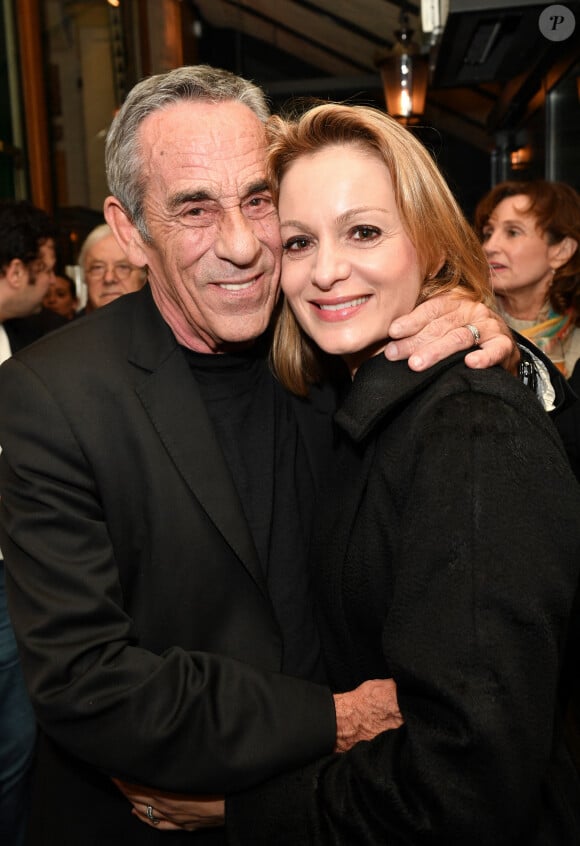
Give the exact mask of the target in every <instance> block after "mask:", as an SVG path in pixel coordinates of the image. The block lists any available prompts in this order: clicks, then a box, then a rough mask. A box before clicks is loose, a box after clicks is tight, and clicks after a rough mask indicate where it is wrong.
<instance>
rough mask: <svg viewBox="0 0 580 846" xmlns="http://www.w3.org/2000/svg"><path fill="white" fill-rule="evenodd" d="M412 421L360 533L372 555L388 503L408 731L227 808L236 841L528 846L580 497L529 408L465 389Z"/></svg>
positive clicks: (377, 477)
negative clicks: (395, 471)
mask: <svg viewBox="0 0 580 846" xmlns="http://www.w3.org/2000/svg"><path fill="white" fill-rule="evenodd" d="M538 409H539V407H538ZM528 412H530V413H528ZM407 423H408V429H407V431H408V433H409V435H408V438H407V439H406V444H407V449H408V451H409V460H408V461H407V462H406V464H404V473H401V474H400V475H399V477H398V478H394V477H393V476H392V471H391V466H392V464H393V463H395V462H396V461H398V460H399V459H398V458H396V457H395V456H396V455H397V454H398V452H399V450H400V447H401V446H402V442H401V443H399V442H397V443H396V445H395V447H396V448H395V449H393V451H392V453H390V455H389V458H387V457H386V455H381V454H380V449H379V451H378V452H377V454H376V455H375V456H373V461H372V462H369V463H372V465H373V467H374V468H375V469H374V470H373V471H371V473H370V475H369V480H368V485H367V488H366V497H367V501H368V500H369V499H370V500H372V501H374V504H373V505H370V506H369V505H368V504H367V505H366V506H365V504H364V503H363V504H362V505H361V507H360V509H359V511H358V519H359V520H360V519H361V514H362V513H365V514H366V517H365V518H364V519H366V522H363V523H362V525H360V524H359V528H358V536H357V537H359V538H361V537H362V536H363V533H364V531H365V530H366V531H367V532H369V533H371V534H372V533H374V537H375V539H376V540H377V543H379V542H380V540H381V530H380V528H379V527H381V526H382V525H383V526H384V525H385V522H386V515H387V511H388V509H389V508H391V509H392V508H394V510H395V513H396V521H398V525H399V526H400V533H398V537H397V540H396V542H395V543H394V544H393V546H392V549H393V555H392V560H386V559H383V560H384V566H385V567H389V568H391V567H392V568H393V593H392V601H391V603H390V606H389V610H388V613H387V614H386V615H385V622H384V626H383V631H382V647H383V652H384V656H385V659H386V666H388V667H390V669H391V670H392V674H393V676H394V678H395V680H396V682H397V687H398V697H399V703H400V708H401V712H402V714H403V717H404V720H405V722H404V725H403V726H402V727H401V728H400V729H397V730H393V731H389V732H385V733H383V734H382V735H379V736H377V737H376V738H375V739H374V740H373V741H371V742H368V743H366V742H365V743H360V744H358V745H357V746H356V747H355V748H354V749H353V750H351V751H350V752H348V753H346V754H344V755H336V756H328V757H326V758H323V759H321V760H320V761H319V762H317V763H314V764H311V765H308V766H307V767H305V768H303V769H300V770H296V771H294V772H292V773H290V774H288V775H287V776H286V777H278V778H276V779H274V780H271V781H270V782H268V783H267V784H265V785H263V786H262V787H261V788H257V789H255V790H253V791H248V792H246V793H243V794H239V795H237V796H233V797H230V798H229V800H228V804H227V814H228V815H227V820H228V826H229V830H230V839H231V842H232V843H235V844H244V846H249V844H252V846H260V844H264V845H265V844H267V843H272V842H276V843H277V844H294V843H309V844H324V846H331V844H332V846H348V844H353V843H357V844H369V846H370V844H376V843H384V844H397V845H398V844H404V843H405V844H407V843H412V844H414V846H419V844H423V843H424V844H430V846H465V844H467V843H469V844H470V846H473V844H481V846H483V844H490V843H493V844H494V846H499V845H500V844H513V843H516V842H517V843H520V842H533V836H532V835H533V833H534V828H535V825H536V821H537V819H538V815H540V805H541V795H542V790H543V788H542V787H541V785H542V781H543V779H544V777H545V776H546V773H547V771H548V770H549V768H550V766H551V764H550V763H549V761H550V756H551V751H552V744H553V743H554V722H555V712H556V708H557V706H556V689H557V681H558V671H559V666H560V660H561V656H562V651H563V646H564V642H565V638H566V631H567V619H568V615H569V612H570V606H571V602H572V598H573V596H574V593H575V590H576V587H577V583H578V571H579V562H580V541H579V525H578V524H579V520H578V515H579V514H580V502H579V493H578V487H577V485H576V483H575V480H574V479H573V477H572V475H571V473H570V471H569V468H568V467H567V465H566V462H565V459H564V456H563V452H562V449H561V447H560V446H559V445H558V443H557V440H556V436H555V433H554V432H553V431H552V427H551V424H550V421H549V420H548V418H547V417H544V416H543V414H541V412H539V410H536V408H535V406H534V408H532V407H531V403H530V404H529V408H528V405H524V407H523V408H522V409H521V410H520V409H519V408H518V402H517V401H516V402H514V403H511V402H498V401H497V400H495V399H494V400H492V401H490V400H489V398H488V397H486V396H482V395H481V394H476V393H469V392H465V393H459V394H457V395H455V396H452V397H447V398H446V399H445V401H444V402H434V403H432V404H431V406H429V407H428V408H427V410H426V413H425V414H424V415H423V417H422V418H421V419H419V420H408V421H407ZM403 440H405V439H403ZM379 447H380V442H379ZM376 468H380V469H376ZM373 480H374V481H373ZM389 500H390V502H391V505H389ZM393 503H394V505H393ZM382 537H383V540H384V539H385V537H384V533H383V535H382ZM390 540H391V541H392V539H390ZM353 542H354V538H353ZM350 553H351V554H352V556H353V558H352V561H356V560H357V557H356V551H353V550H352V547H351V550H350ZM385 554H386V553H385V549H383V556H384V555H385ZM376 556H377V566H379V564H378V562H380V560H381V559H380V553H379V552H378V551H377V552H376ZM347 561H348V559H347ZM347 566H348V564H346V565H345V569H346V567H347ZM350 575H351V576H352V571H351V574H350ZM340 578H341V579H342V582H341V584H344V579H345V571H344V570H343V571H342V573H341V576H340ZM371 589H372V588H371ZM341 602H345V603H347V604H348V597H347V595H346V591H343V594H342V599H341ZM372 603H373V599H372V598H371V597H369V607H370V606H371V605H372ZM338 605H340V603H337V605H335V606H334V611H335V613H338V614H339V615H340V613H341V611H340V608H338V607H337V606H338ZM369 613H371V612H369ZM348 619H349V618H348V610H347V612H346V614H345V616H344V618H342V621H343V624H348V623H347V621H348ZM574 813H575V814H576V815H577V813H578V812H577V810H576V811H574ZM526 835H527V836H526ZM550 842H553V841H550ZM558 842H571V841H570V840H566V838H564V840H559V841H558Z"/></svg>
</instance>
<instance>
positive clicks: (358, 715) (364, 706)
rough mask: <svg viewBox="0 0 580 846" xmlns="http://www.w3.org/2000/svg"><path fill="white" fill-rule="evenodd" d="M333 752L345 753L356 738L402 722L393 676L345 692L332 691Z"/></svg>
mask: <svg viewBox="0 0 580 846" xmlns="http://www.w3.org/2000/svg"><path fill="white" fill-rule="evenodd" d="M334 707H335V708H336V747H335V749H334V751H335V752H347V751H348V750H349V749H351V748H352V747H353V746H354V745H355V743H358V742H359V740H372V739H373V737H376V735H377V734H380V733H381V732H383V731H386V730H387V729H395V728H399V726H401V725H403V717H402V716H401V712H400V711H399V703H398V702H397V685H396V684H395V682H394V681H393V679H371V680H370V681H366V682H363V683H362V684H361V685H359V686H358V687H357V688H355V689H354V690H349V691H348V693H335V694H334Z"/></svg>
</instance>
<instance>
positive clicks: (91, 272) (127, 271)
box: [87, 261, 137, 282]
mask: <svg viewBox="0 0 580 846" xmlns="http://www.w3.org/2000/svg"><path fill="white" fill-rule="evenodd" d="M109 267H110V268H111V269H112V271H113V276H116V277H117V279H120V280H121V281H122V282H124V281H125V279H128V278H129V276H130V275H131V274H132V273H133V271H134V270H137V268H136V267H133V265H132V264H127V262H123V261H118V262H115V264H105V263H104V262H100V263H98V264H91V266H90V267H89V269H88V270H87V276H89V277H90V278H91V279H94V280H95V282H101V281H102V280H103V279H104V278H105V276H106V273H107V268H109Z"/></svg>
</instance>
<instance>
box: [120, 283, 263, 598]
mask: <svg viewBox="0 0 580 846" xmlns="http://www.w3.org/2000/svg"><path fill="white" fill-rule="evenodd" d="M129 350H130V352H129V360H130V361H131V362H132V363H133V364H134V365H136V366H137V367H139V368H140V369H141V370H142V371H143V372H142V376H141V377H140V378H139V379H137V381H136V388H135V390H136V392H137V395H138V396H139V399H140V400H141V403H142V404H143V407H144V409H145V411H146V412H147V414H148V415H149V417H150V419H151V421H152V423H153V425H154V426H155V429H156V431H157V433H158V435H159V437H160V439H161V441H162V442H163V445H164V447H165V449H166V450H167V452H168V454H169V456H170V457H171V459H172V461H173V462H174V464H175V466H176V467H177V469H178V471H179V472H180V473H181V475H182V476H183V478H184V480H185V481H186V483H187V484H188V486H189V487H190V489H191V491H192V492H193V494H194V495H195V497H196V499H197V500H198V501H199V503H200V505H201V506H202V508H203V509H204V510H205V511H206V513H207V515H208V516H209V518H210V519H211V520H212V522H213V523H214V525H215V526H216V528H217V529H218V530H219V532H220V533H221V534H222V536H223V538H224V539H225V541H226V542H227V543H228V544H229V546H230V547H231V548H232V549H233V551H234V552H235V553H236V555H237V556H238V557H239V558H240V560H241V562H242V563H243V565H244V566H245V567H246V568H247V569H248V571H249V572H250V574H251V575H252V577H253V578H254V580H255V581H256V583H257V584H258V585H259V586H260V587H261V589H262V590H263V592H264V593H266V586H265V581H264V576H263V572H262V568H261V566H260V562H259V560H258V556H257V552H256V549H255V545H254V542H253V539H252V536H251V534H250V530H249V527H248V524H247V521H246V518H245V516H244V512H243V509H242V505H241V502H240V499H239V496H238V494H237V491H236V489H235V486H234V483H233V480H232V477H231V474H230V471H229V469H228V467H227V465H226V462H225V459H224V457H223V454H222V451H221V448H220V446H219V444H218V442H217V439H216V436H215V434H214V431H213V427H212V424H211V421H210V419H209V416H208V414H207V411H206V409H205V406H204V403H203V400H202V398H201V395H200V393H199V390H198V387H197V383H196V381H195V378H194V376H193V374H192V373H191V370H190V368H189V365H188V364H187V360H186V358H185V356H184V355H183V353H182V351H181V350H180V348H179V346H178V344H177V342H176V340H175V338H174V336H173V333H172V332H171V330H170V329H169V327H168V326H167V324H166V323H165V322H164V320H163V319H162V317H161V315H160V313H159V312H158V310H157V308H156V306H155V304H154V302H153V298H152V296H151V293H150V291H149V290H148V289H145V290H144V291H143V296H142V297H141V298H140V302H139V303H138V307H137V309H136V310H135V312H134V321H133V326H132V330H131V338H130V346H129Z"/></svg>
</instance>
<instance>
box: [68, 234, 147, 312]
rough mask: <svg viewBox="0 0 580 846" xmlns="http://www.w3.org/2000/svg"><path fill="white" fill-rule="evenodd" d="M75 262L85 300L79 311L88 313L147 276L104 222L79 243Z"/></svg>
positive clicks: (140, 284) (134, 287)
mask: <svg viewBox="0 0 580 846" xmlns="http://www.w3.org/2000/svg"><path fill="white" fill-rule="evenodd" d="M78 263H79V265H80V268H81V274H82V279H83V282H84V284H85V286H86V289H87V304H86V306H85V308H84V309H83V310H82V314H90V313H91V311H94V310H95V309H97V308H101V307H102V306H104V305H108V304H109V303H112V302H113V300H116V299H117V297H122V296H123V294H130V293H132V292H133V291H138V290H139V289H140V288H142V287H143V285H144V284H145V281H146V279H147V274H146V271H145V270H144V269H143V268H142V267H134V266H133V265H132V264H131V263H130V262H129V261H128V260H127V257H126V256H125V254H124V253H123V250H122V249H121V247H120V246H119V244H118V243H117V240H116V238H115V236H114V235H113V232H112V230H111V227H110V226H109V225H108V224H107V223H101V224H99V226H95V228H94V229H92V230H91V231H90V232H89V234H88V235H87V237H86V238H85V240H84V241H83V244H82V246H81V249H80V252H79V258H78Z"/></svg>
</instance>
